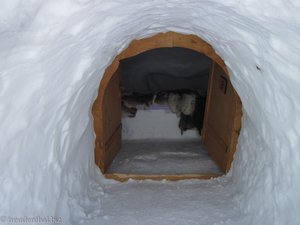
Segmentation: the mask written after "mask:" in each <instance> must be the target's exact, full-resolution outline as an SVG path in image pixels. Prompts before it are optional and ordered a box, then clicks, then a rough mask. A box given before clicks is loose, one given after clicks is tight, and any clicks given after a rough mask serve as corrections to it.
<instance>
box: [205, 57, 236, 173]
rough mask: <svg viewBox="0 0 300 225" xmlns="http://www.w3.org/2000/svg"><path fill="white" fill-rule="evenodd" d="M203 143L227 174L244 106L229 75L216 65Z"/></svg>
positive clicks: (208, 100) (209, 96)
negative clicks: (242, 106)
mask: <svg viewBox="0 0 300 225" xmlns="http://www.w3.org/2000/svg"><path fill="white" fill-rule="evenodd" d="M206 105H207V107H206V113H205V119H204V129H203V135H202V140H203V144H204V145H205V146H206V147H207V149H208V151H209V153H210V154H211V156H212V157H213V159H214V160H215V161H216V162H217V164H218V165H219V167H220V168H221V169H222V170H223V171H224V172H227V171H228V170H229V169H230V165H231V163H232V160H233V155H234V153H235V149H236V144H237V138H238V134H239V130H240V126H241V122H240V121H241V103H240V100H239V97H238V95H237V93H236V92H235V90H234V88H233V86H232V84H231V82H230V79H229V77H228V75H227V73H226V72H225V71H224V70H223V69H222V68H221V67H220V66H219V65H218V64H216V63H214V64H213V68H212V71H211V77H210V83H209V92H208V98H207V104H206Z"/></svg>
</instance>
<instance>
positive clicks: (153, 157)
mask: <svg viewBox="0 0 300 225" xmlns="http://www.w3.org/2000/svg"><path fill="white" fill-rule="evenodd" d="M107 173H123V174H154V175H157V174H166V175H170V174H173V175H178V174H208V173H209V174H211V173H213V174H221V173H222V172H221V171H220V170H219V168H218V166H217V165H216V163H215V162H214V161H213V160H212V158H211V157H210V156H209V154H208V153H207V151H206V150H205V148H204V147H203V145H202V144H201V141H200V139H184V140H159V139H158V140H157V139H154V140H153V139H147V140H124V141H123V142H122V148H121V150H120V152H119V154H118V155H117V156H116V158H115V159H114V161H113V163H112V164H111V166H110V167H109V169H108V171H107Z"/></svg>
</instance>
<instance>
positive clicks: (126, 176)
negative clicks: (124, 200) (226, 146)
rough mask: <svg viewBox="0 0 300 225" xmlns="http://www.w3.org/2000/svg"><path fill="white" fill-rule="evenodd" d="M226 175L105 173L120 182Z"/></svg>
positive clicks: (209, 177)
mask: <svg viewBox="0 0 300 225" xmlns="http://www.w3.org/2000/svg"><path fill="white" fill-rule="evenodd" d="M222 175H224V174H223V173H219V174H217V173H211V174H173V175H172V174H170V175H161V174H157V175H156V174H149V175H147V174H123V173H105V174H104V176H105V177H106V178H108V179H114V180H117V181H120V182H125V181H128V180H129V179H133V180H157V181H159V180H169V181H179V180H188V179H198V180H209V179H211V178H216V177H219V176H222Z"/></svg>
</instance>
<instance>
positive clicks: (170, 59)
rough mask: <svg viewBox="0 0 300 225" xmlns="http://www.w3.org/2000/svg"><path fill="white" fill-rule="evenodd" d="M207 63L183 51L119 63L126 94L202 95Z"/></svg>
mask: <svg viewBox="0 0 300 225" xmlns="http://www.w3.org/2000/svg"><path fill="white" fill-rule="evenodd" d="M211 63H212V61H211V59H209V58H208V57H207V56H205V55H203V54H200V53H198V52H196V51H193V50H190V49H186V48H177V47H176V48H158V49H153V50H149V51H147V52H144V53H141V54H139V55H137V56H134V57H131V58H127V59H124V60H122V61H121V65H120V66H121V84H122V86H123V87H124V90H125V91H126V92H138V93H143V94H147V93H157V92H160V91H171V90H178V89H190V90H199V91H206V90H207V84H208V76H209V71H210V67H211Z"/></svg>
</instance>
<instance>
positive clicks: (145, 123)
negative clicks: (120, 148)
mask: <svg viewBox="0 0 300 225" xmlns="http://www.w3.org/2000/svg"><path fill="white" fill-rule="evenodd" d="M179 119H180V118H179V117H177V116H176V114H175V113H172V112H169V111H166V110H164V109H157V110H138V111H137V113H136V116H135V117H133V118H130V117H124V118H122V138H123V139H124V140H138V139H149V138H150V139H162V138H165V139H181V140H183V139H196V138H198V139H200V135H199V132H198V131H197V130H196V129H191V130H187V131H185V132H184V133H183V134H182V135H181V132H180V128H179V126H178V124H179Z"/></svg>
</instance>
